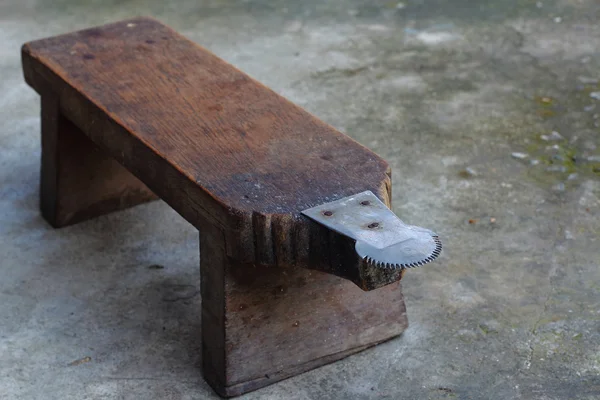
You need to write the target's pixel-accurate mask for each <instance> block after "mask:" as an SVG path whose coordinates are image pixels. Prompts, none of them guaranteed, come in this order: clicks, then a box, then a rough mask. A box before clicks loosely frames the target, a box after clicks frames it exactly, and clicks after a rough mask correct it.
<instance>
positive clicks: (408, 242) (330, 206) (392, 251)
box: [302, 191, 442, 268]
mask: <svg viewBox="0 0 600 400" xmlns="http://www.w3.org/2000/svg"><path fill="white" fill-rule="evenodd" d="M302 214H304V215H306V216H307V217H309V218H311V219H313V220H315V221H317V222H318V223H320V224H322V225H325V226H326V227H328V228H329V229H332V230H334V231H336V232H339V233H341V234H342V235H345V236H348V237H350V238H352V239H354V240H356V245H355V249H356V252H357V253H358V255H359V256H360V257H361V258H363V259H365V261H366V262H368V263H370V264H372V265H375V266H377V267H381V268H412V267H418V266H420V265H423V264H427V263H429V262H431V261H433V260H434V259H435V258H437V257H438V256H439V254H440V252H441V250H442V245H441V242H440V240H439V238H438V235H437V234H435V233H434V232H432V231H430V230H429V229H425V228H421V227H418V226H413V225H407V224H405V223H404V222H402V220H401V219H400V218H398V217H397V216H396V214H394V213H393V212H392V211H391V210H390V209H389V208H387V207H386V205H385V204H383V202H382V201H381V200H379V198H377V196H375V195H374V194H373V193H372V192H371V191H366V192H362V193H358V194H356V195H354V196H349V197H344V198H343V199H339V200H336V201H333V202H330V203H325V204H321V205H319V206H316V207H312V208H309V209H307V210H304V211H302Z"/></svg>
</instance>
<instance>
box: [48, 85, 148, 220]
mask: <svg viewBox="0 0 600 400" xmlns="http://www.w3.org/2000/svg"><path fill="white" fill-rule="evenodd" d="M155 198H156V197H155V195H154V194H153V193H152V192H151V191H150V190H149V189H148V188H147V187H146V186H145V185H144V184H143V183H142V182H140V181H139V180H138V179H137V178H136V177H134V176H133V175H132V174H131V173H130V172H129V171H127V170H126V169H125V168H124V167H122V166H121V165H120V164H119V163H117V162H116V161H115V160H114V159H112V158H111V157H109V156H108V155H107V154H105V153H104V152H103V151H101V150H100V149H99V148H98V147H96V145H95V144H94V143H92V142H91V141H90V139H88V138H87V137H86V136H85V135H84V134H83V132H81V131H80V130H79V128H77V127H76V126H75V125H74V124H73V123H72V122H71V121H69V120H68V119H67V118H65V117H64V116H63V115H62V114H61V112H60V107H59V102H58V98H57V97H56V96H54V95H52V94H46V95H42V170H41V188H40V207H41V210H42V215H43V217H44V218H45V219H46V220H47V221H48V222H49V223H50V224H51V225H52V226H54V227H55V228H59V227H63V226H66V225H71V224H74V223H77V222H80V221H83V220H86V219H89V218H94V217H97V216H100V215H103V214H107V213H110V212H112V211H117V210H121V209H124V208H128V207H132V206H135V205H137V204H140V203H143V202H146V201H150V200H153V199H155Z"/></svg>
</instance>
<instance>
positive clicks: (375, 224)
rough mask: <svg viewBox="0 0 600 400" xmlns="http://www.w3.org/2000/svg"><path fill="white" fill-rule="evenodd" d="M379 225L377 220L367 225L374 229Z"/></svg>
mask: <svg viewBox="0 0 600 400" xmlns="http://www.w3.org/2000/svg"><path fill="white" fill-rule="evenodd" d="M378 226H379V222H373V223H371V224H369V225H368V226H367V228H369V229H375V228H377V227H378Z"/></svg>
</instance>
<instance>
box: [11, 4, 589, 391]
mask: <svg viewBox="0 0 600 400" xmlns="http://www.w3.org/2000/svg"><path fill="white" fill-rule="evenodd" d="M140 14H146V15H153V16H155V17H157V18H159V19H161V20H162V21H164V22H165V23H168V24H170V25H171V26H173V27H174V28H176V29H177V30H179V31H181V32H182V33H184V34H185V35H187V36H188V37H190V38H191V39H192V40H195V41H196V42H198V43H200V44H202V45H204V46H206V47H208V48H209V49H211V50H212V51H214V52H215V53H216V54H218V55H219V56H221V57H222V58H224V59H226V60H227V61H230V62H232V63H233V64H235V65H237V66H239V67H240V68H241V69H242V70H244V71H246V72H248V73H250V74H251V75H252V76H254V77H256V78H257V79H259V80H260V81H262V82H264V83H266V84H267V85H269V86H271V87H272V88H273V89H274V90H276V91H277V92H279V93H281V94H283V95H284V96H286V97H288V98H290V99H291V100H293V101H294V102H296V103H297V104H299V105H301V106H303V107H305V108H306V109H308V110H309V111H311V112H313V113H314V114H316V115H317V116H319V117H320V118H322V119H323V120H325V121H327V122H328V123H330V124H332V125H334V126H336V127H337V128H338V129H340V130H342V131H343V132H346V133H347V134H348V135H350V136H352V137H353V138H355V139H357V140H359V141H360V142H362V143H363V144H365V145H366V146H368V147H370V148H371V149H373V150H374V151H375V152H377V153H378V154H380V155H381V156H383V157H384V158H386V159H387V160H388V161H389V162H390V164H391V166H392V170H393V182H394V191H393V193H394V211H396V213H397V214H399V215H400V216H401V217H402V218H403V219H404V220H406V221H407V222H409V223H414V224H419V225H422V226H426V227H430V228H432V229H435V230H436V231H437V232H438V233H439V234H440V235H441V237H442V238H443V240H444V244H445V251H444V253H443V255H442V257H441V259H440V260H439V261H438V262H436V263H434V264H431V265H429V266H427V267H424V268H422V269H420V270H414V271H409V272H408V273H407V274H405V278H404V293H405V297H406V302H407V307H408V315H409V321H410V324H411V325H410V327H409V329H408V330H407V331H406V332H405V334H404V335H402V336H401V337H399V338H397V339H395V340H392V341H390V342H387V343H385V344H382V345H380V346H377V347H376V348H373V349H369V350H367V351H364V352H362V353H360V354H358V355H355V356H352V357H349V358H347V359H345V360H342V361H340V362H337V363H334V364H331V365H328V366H325V367H322V368H320V369H317V370H314V371H311V372H308V373H305V374H303V375H300V376H297V377H295V378H292V379H288V380H286V381H283V382H281V383H278V384H276V385H273V386H270V387H268V388H265V389H262V390H260V391H257V392H254V393H251V394H248V395H246V396H245V397H244V398H246V399H259V398H260V399H278V398H285V399H370V398H373V399H375V398H388V399H445V398H456V399H488V398H489V399H571V398H573V399H574V398H577V399H600V269H599V268H598V267H599V264H600V251H599V250H598V249H599V248H600V240H599V239H598V236H599V232H600V128H599V127H600V117H599V116H600V100H598V99H595V98H594V96H595V95H594V93H595V92H600V51H599V49H600V24H598V20H599V19H600V5H599V3H598V2H597V1H596V0H545V1H538V2H536V1H533V0H531V1H530V0H495V1H493V2H480V1H475V0H453V1H446V0H429V1H425V0H412V1H410V0H406V1H402V2H395V1H394V2H389V1H359V0H349V1H341V0H334V1H331V2H326V3H325V2H319V1H316V0H310V1H304V2H294V1H290V0H278V1H272V2H267V1H262V0H246V1H233V0H219V1H218V0H212V1H201V2H198V1H192V0H182V1H168V2H163V1H156V0H152V1H141V0H130V1H125V2H116V1H109V2H106V1H89V2H85V3H82V2H77V1H74V0H58V1H52V2H50V1H42V0H24V1H16V0H15V1H11V0H6V1H3V2H2V3H0V32H1V34H2V41H0V89H1V93H2V96H1V97H0V121H2V122H1V127H2V129H0V149H1V150H0V256H1V258H0V276H1V277H2V278H1V279H0V399H2V400H4V399H7V400H8V399H199V398H215V397H216V396H215V395H214V394H213V393H212V391H211V390H210V388H209V387H208V386H207V384H206V383H205V382H204V381H203V380H202V378H201V375H200V357H201V354H200V353H199V350H200V345H201V343H200V337H199V330H200V323H201V321H200V319H199V304H200V298H199V296H198V295H197V293H198V285H197V284H194V283H193V282H198V279H199V278H198V262H199V260H198V253H197V247H198V239H197V234H196V232H195V231H194V230H193V229H192V228H191V227H190V226H188V225H187V223H186V222H185V221H183V220H182V219H181V218H180V217H179V216H178V215H177V214H175V213H174V212H173V211H172V210H170V209H169V208H168V207H167V206H166V205H165V204H163V203H160V202H156V203H152V204H147V205H143V206H139V207H136V208H134V209H132V210H128V211H125V212H121V213H116V214H113V215H109V216H106V217H103V218H99V219H97V220H94V221H90V222H86V223H83V224H80V225H76V226H73V227H70V228H66V229H62V230H52V229H51V228H50V227H49V226H48V225H47V224H45V223H44V221H43V220H42V219H41V217H40V215H39V212H38V209H37V196H38V176H39V101H38V98H37V95H36V94H35V93H34V92H33V91H32V90H31V89H30V88H28V87H27V86H26V85H25V83H24V82H23V79H22V75H21V70H20V59H19V57H20V55H19V48H20V46H21V44H22V43H24V42H25V41H28V40H32V39H35V38H41V37H45V36H50V35H54V34H58V33H63V32H67V31H71V30H74V29H79V28H84V27H88V26H93V25H97V24H101V23H105V22H111V21H115V20H119V19H122V18H126V17H130V16H134V15H140ZM553 131H555V132H558V134H559V136H556V135H555V134H552V132H553ZM542 135H545V136H544V137H542ZM513 153H522V154H521V155H518V154H515V155H513Z"/></svg>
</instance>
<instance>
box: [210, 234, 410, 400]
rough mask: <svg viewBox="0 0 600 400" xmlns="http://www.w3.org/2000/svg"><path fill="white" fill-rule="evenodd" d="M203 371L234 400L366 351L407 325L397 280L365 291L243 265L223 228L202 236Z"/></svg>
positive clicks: (304, 273) (323, 278)
mask: <svg viewBox="0 0 600 400" xmlns="http://www.w3.org/2000/svg"><path fill="white" fill-rule="evenodd" d="M200 246H201V254H200V260H201V261H200V264H201V280H202V282H201V289H202V341H203V346H202V348H203V366H204V375H205V378H206V380H207V381H208V382H209V383H210V385H211V386H212V387H213V388H214V389H215V391H216V392H217V393H219V394H221V395H222V396H226V397H231V396H237V395H240V394H243V393H246V392H249V391H252V390H255V389H258V388H260V387H263V386H266V385H269V384H271V383H273V382H276V381H279V380H282V379H285V378H288V377H290V376H293V375H297V374H299V373H302V372H305V371H308V370H310V369H313V368H316V367H319V366H321V365H324V364H327V363H330V362H333V361H336V360H338V359H341V358H343V357H346V356H348V355H350V354H353V353H356V352H358V351H361V350H363V349H365V348H367V347H370V346H373V345H375V344H377V343H380V342H382V341H385V340H388V339H390V338H393V337H395V336H397V335H399V334H401V333H402V332H403V331H404V330H405V329H406V327H407V326H408V321H407V318H406V309H405V306H404V300H403V297H402V293H401V287H400V283H399V282H398V283H394V284H391V285H388V286H385V287H383V288H380V289H377V290H373V291H369V292H364V291H362V290H361V289H360V288H358V287H357V286H356V285H354V284H353V283H352V282H350V281H348V280H344V279H342V278H339V277H336V276H334V275H331V274H326V273H323V272H319V271H312V270H308V269H300V268H294V269H292V268H290V269H284V268H274V267H265V266H257V265H252V264H239V263H236V262H235V261H233V260H231V259H229V258H228V257H227V256H226V254H225V251H224V249H225V240H224V235H223V234H222V232H219V230H218V229H214V228H209V229H207V230H203V231H202V232H201V235H200Z"/></svg>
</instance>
